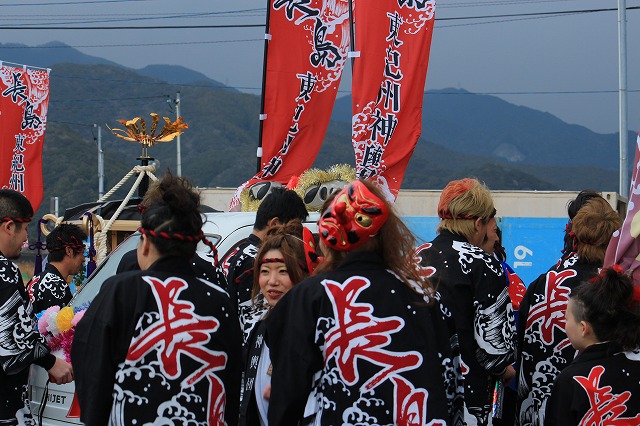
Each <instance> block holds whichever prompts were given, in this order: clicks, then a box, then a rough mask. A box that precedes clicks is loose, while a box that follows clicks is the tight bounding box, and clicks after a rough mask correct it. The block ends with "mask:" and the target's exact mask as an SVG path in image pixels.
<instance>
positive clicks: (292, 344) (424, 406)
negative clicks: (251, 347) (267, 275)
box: [265, 252, 464, 426]
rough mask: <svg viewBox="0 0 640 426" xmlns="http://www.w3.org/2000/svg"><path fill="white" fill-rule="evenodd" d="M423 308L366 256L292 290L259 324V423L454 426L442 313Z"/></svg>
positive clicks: (451, 337) (459, 399) (450, 332)
mask: <svg viewBox="0 0 640 426" xmlns="http://www.w3.org/2000/svg"><path fill="white" fill-rule="evenodd" d="M416 289H417V290H421V289H418V287H417V286H416ZM425 300H428V297H427V296H425V295H419V294H417V293H416V292H415V291H413V290H412V289H410V288H409V287H408V286H407V285H406V284H405V283H403V282H402V281H400V280H399V279H398V278H397V276H396V275H395V274H393V273H392V272H390V271H388V270H386V269H385V266H384V265H383V263H382V259H381V258H380V257H378V256H377V255H375V254H373V253H369V252H360V253H358V252H355V253H351V254H350V255H349V256H348V257H347V259H346V260H345V261H344V262H343V263H342V264H341V265H340V266H339V267H338V268H337V269H336V270H335V271H333V272H330V273H328V274H322V275H318V276H313V277H310V278H307V279H306V280H304V281H302V282H301V283H299V284H298V285H296V286H295V287H293V289H291V290H290V291H289V292H288V293H287V294H286V295H285V296H284V297H283V298H282V300H280V301H279V302H278V304H277V305H276V306H275V307H274V308H273V310H272V311H271V313H270V314H269V316H268V317H267V319H266V320H265V321H266V323H267V334H266V339H267V344H268V345H269V348H270V349H271V362H272V365H273V375H272V378H271V380H272V381H271V384H272V388H271V398H270V400H269V414H268V416H269V424H273V425H279V426H282V425H296V424H298V421H300V420H302V424H310V423H313V424H317V425H333V426H337V425H343V424H345V425H346V424H371V425H373V424H376V425H389V424H397V425H403V424H409V422H411V424H421V425H423V424H424V425H426V424H437V425H445V424H446V425H460V424H463V407H464V402H463V382H462V380H463V379H462V371H461V366H460V358H459V354H458V348H457V336H456V335H455V332H454V327H453V323H452V322H450V319H448V318H447V316H450V313H449V312H448V311H446V309H444V308H443V307H442V306H441V305H440V303H439V302H438V301H434V302H435V304H434V305H433V306H432V307H429V306H426V304H425ZM303 419H304V420H303ZM432 421H433V423H429V422H432Z"/></svg>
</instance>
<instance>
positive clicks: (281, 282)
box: [240, 219, 314, 426]
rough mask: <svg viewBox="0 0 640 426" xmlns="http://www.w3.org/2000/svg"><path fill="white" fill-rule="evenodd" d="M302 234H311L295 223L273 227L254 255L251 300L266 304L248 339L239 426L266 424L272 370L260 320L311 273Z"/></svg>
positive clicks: (308, 249) (310, 248)
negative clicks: (259, 296) (260, 296)
mask: <svg viewBox="0 0 640 426" xmlns="http://www.w3.org/2000/svg"><path fill="white" fill-rule="evenodd" d="M303 231H305V232H308V233H309V234H311V232H310V231H308V230H307V229H306V228H303V226H302V223H301V222H300V220H298V219H295V220H292V221H290V222H287V223H285V224H284V225H276V226H275V227H273V228H271V229H270V230H269V231H268V232H267V235H266V237H265V239H264V240H263V242H262V244H261V245H260V250H259V251H258V254H257V255H256V262H255V264H254V271H253V291H252V300H253V302H254V303H266V304H267V305H268V307H267V310H265V311H264V314H263V316H262V318H261V319H260V322H259V323H258V324H257V325H256V326H255V327H253V330H252V332H251V335H250V337H249V344H248V346H247V348H248V353H247V357H246V359H245V370H244V376H243V385H242V391H243V398H242V402H241V405H240V425H241V426H243V425H262V426H264V425H266V424H267V411H268V407H269V391H270V388H271V385H270V383H271V370H272V366H271V358H270V356H269V347H268V346H267V345H266V344H265V342H264V334H265V321H264V318H265V317H266V316H267V315H268V314H269V311H270V310H271V309H272V308H273V307H274V306H276V304H277V303H278V302H279V301H280V300H281V299H282V298H283V296H284V295H285V294H287V292H289V290H291V289H292V288H293V287H294V286H295V285H296V284H298V283H299V282H300V281H302V280H303V279H305V278H306V277H307V276H308V275H309V274H310V273H311V272H313V269H312V268H313V266H312V264H309V263H308V262H307V260H306V258H305V253H307V252H309V251H312V252H314V250H313V248H312V247H310V246H309V245H307V244H306V243H305V241H303V239H302V236H303ZM311 238H313V235H311ZM258 295H262V296H263V297H264V299H262V298H258V297H257V296H258ZM263 301H264V302H263Z"/></svg>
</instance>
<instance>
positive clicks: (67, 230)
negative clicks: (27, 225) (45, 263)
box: [47, 223, 87, 262]
mask: <svg viewBox="0 0 640 426" xmlns="http://www.w3.org/2000/svg"><path fill="white" fill-rule="evenodd" d="M86 239H87V234H85V232H84V231H83V230H82V229H81V228H80V227H79V226H78V225H73V224H70V223H62V224H60V225H58V226H56V227H55V228H54V229H53V231H51V232H50V233H49V235H47V250H48V251H49V262H60V261H61V260H62V259H64V256H65V254H66V253H65V250H64V248H65V247H66V246H68V245H77V244H82V242H83V241H84V240H86ZM81 251H84V249H83V248H81V247H76V248H74V249H73V252H74V253H76V254H77V253H80V252H81Z"/></svg>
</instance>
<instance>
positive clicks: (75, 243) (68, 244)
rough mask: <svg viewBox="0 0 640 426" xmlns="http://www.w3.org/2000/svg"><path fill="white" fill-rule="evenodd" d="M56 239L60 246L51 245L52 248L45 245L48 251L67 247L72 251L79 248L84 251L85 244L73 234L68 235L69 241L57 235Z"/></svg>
mask: <svg viewBox="0 0 640 426" xmlns="http://www.w3.org/2000/svg"><path fill="white" fill-rule="evenodd" d="M56 239H57V240H58V241H60V243H61V244H62V245H61V246H60V247H53V248H49V247H47V250H49V251H50V252H51V251H57V250H64V249H65V248H67V247H70V248H71V249H72V250H73V251H80V250H82V251H84V248H85V244H84V243H82V242H80V241H78V239H77V238H76V237H75V236H73V235H72V236H71V237H69V239H70V240H71V241H64V240H63V239H62V237H58V238H56Z"/></svg>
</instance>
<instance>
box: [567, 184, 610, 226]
mask: <svg viewBox="0 0 640 426" xmlns="http://www.w3.org/2000/svg"><path fill="white" fill-rule="evenodd" d="M592 198H602V195H600V194H599V193H597V192H596V191H594V190H592V189H585V190H582V191H580V193H578V195H576V198H575V199H573V200H571V201H569V204H568V205H567V214H568V215H569V220H573V218H574V217H576V215H577V214H578V211H580V209H581V208H582V207H583V206H584V205H585V204H586V203H587V201H589V200H591V199H592Z"/></svg>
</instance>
